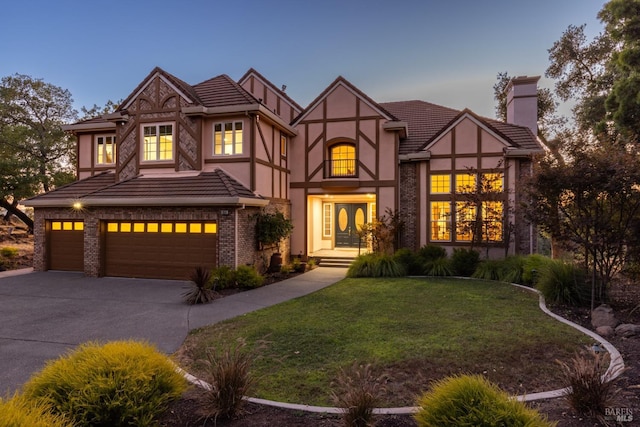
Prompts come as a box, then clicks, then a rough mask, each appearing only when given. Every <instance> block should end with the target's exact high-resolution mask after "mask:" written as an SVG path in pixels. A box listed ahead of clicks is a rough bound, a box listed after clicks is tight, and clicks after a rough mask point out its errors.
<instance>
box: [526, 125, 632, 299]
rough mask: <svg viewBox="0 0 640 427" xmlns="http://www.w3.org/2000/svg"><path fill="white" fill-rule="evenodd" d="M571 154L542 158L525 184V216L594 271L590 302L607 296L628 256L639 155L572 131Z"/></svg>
mask: <svg viewBox="0 0 640 427" xmlns="http://www.w3.org/2000/svg"><path fill="white" fill-rule="evenodd" d="M573 138H574V139H573V140H572V141H569V144H567V146H570V147H571V149H570V150H569V151H570V156H569V157H568V158H567V159H566V161H564V162H560V161H558V160H557V159H555V158H554V157H552V156H547V157H545V158H544V159H542V160H541V161H540V162H539V163H538V164H537V165H536V166H535V171H534V174H533V175H532V177H531V179H530V180H529V182H527V183H526V185H525V187H526V188H527V193H528V194H527V196H528V200H530V202H529V204H528V205H527V208H526V216H527V218H528V219H529V220H530V221H532V222H533V223H535V224H537V225H538V226H540V227H541V228H542V229H543V230H544V231H546V232H548V233H549V234H550V235H551V237H552V238H553V239H554V240H556V241H557V242H558V243H559V244H560V245H562V246H564V247H565V248H566V249H568V250H574V249H575V248H578V249H579V250H580V251H581V252H582V253H583V254H584V259H585V263H586V264H587V265H588V266H590V267H591V269H592V271H593V272H594V275H593V279H594V280H593V286H594V287H593V292H592V306H593V303H594V301H595V299H596V298H597V299H598V300H600V301H605V300H606V290H607V286H608V284H609V282H610V281H611V278H612V277H613V275H614V274H615V273H616V272H618V271H619V270H620V269H621V268H622V267H623V266H624V263H625V261H626V260H627V258H628V257H629V256H630V254H631V253H630V252H629V247H630V244H631V243H632V242H634V241H635V239H636V234H637V233H636V228H637V223H638V219H639V218H640V184H639V183H640V156H639V155H638V152H637V151H635V150H634V149H633V148H629V146H624V145H621V144H614V143H608V142H604V143H601V144H598V145H593V144H588V143H585V142H584V139H585V138H589V135H584V134H583V133H578V134H574V136H573Z"/></svg>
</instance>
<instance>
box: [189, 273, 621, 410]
mask: <svg viewBox="0 0 640 427" xmlns="http://www.w3.org/2000/svg"><path fill="white" fill-rule="evenodd" d="M510 285H512V286H516V287H518V288H521V289H524V290H527V291H530V292H535V293H537V294H538V306H539V307H540V309H541V310H542V311H543V312H544V313H545V314H547V315H548V316H551V317H553V318H554V319H556V320H558V321H559V322H562V323H564V324H566V325H568V326H571V327H572V328H574V329H577V330H578V331H580V332H582V333H583V334H585V335H588V336H590V337H591V338H593V339H594V340H596V342H598V343H599V344H601V345H602V346H603V347H604V348H605V349H606V350H607V352H609V355H610V358H611V363H610V364H609V368H608V369H607V371H606V372H605V373H604V375H603V376H602V378H603V379H604V380H605V381H611V380H613V379H615V378H617V377H618V376H619V375H620V374H622V372H623V371H624V361H623V360H622V356H621V355H620V352H619V351H618V350H617V349H616V348H615V347H614V346H613V345H612V344H611V343H610V342H608V341H607V340H605V339H604V338H603V337H601V336H600V335H598V334H596V333H595V332H593V331H590V330H588V329H586V328H583V327H582V326H580V325H577V324H575V323H573V322H571V321H569V320H567V319H565V318H564V317H561V316H558V315H557V314H555V313H552V312H551V311H550V310H549V309H548V308H547V305H546V303H545V300H544V296H543V295H542V293H541V292H540V291H538V290H537V289H533V288H530V287H527V286H523V285H518V284H516V283H510ZM177 370H178V372H180V373H182V375H183V376H184V377H185V378H186V380H187V381H188V382H189V383H191V384H193V385H196V386H198V387H202V388H204V389H205V390H211V384H209V383H207V382H205V381H202V380H200V379H198V378H196V377H195V376H193V375H191V374H189V373H188V372H186V371H184V370H183V369H181V368H179V367H177ZM568 391H569V388H563V389H558V390H551V391H543V392H539V393H533V394H525V395H520V396H514V399H516V400H518V401H521V402H531V401H535V400H544V399H555V398H558V397H562V396H564V395H565V394H566V393H567V392H568ZM245 400H247V401H248V402H251V403H256V404H259V405H267V406H273V407H276V408H282V409H292V410H297V411H306V412H313V413H326V414H342V413H343V412H344V410H343V409H342V408H335V407H330V406H312V405H302V404H296V403H285V402H276V401H273V400H267V399H258V398H254V397H245ZM419 410H420V407H418V406H405V407H398V408H375V409H374V410H373V413H374V414H376V415H411V414H415V413H416V412H418V411H419Z"/></svg>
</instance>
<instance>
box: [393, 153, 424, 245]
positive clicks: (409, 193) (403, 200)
mask: <svg viewBox="0 0 640 427" xmlns="http://www.w3.org/2000/svg"><path fill="white" fill-rule="evenodd" d="M399 175H400V185H399V186H398V187H399V193H400V203H399V212H400V218H401V219H402V221H403V222H404V227H403V229H402V232H401V233H400V242H399V247H401V248H409V249H412V250H417V249H418V245H419V242H420V240H419V236H418V220H419V219H418V217H417V215H418V193H417V192H418V190H417V189H418V188H420V186H419V185H418V163H401V164H400V166H399Z"/></svg>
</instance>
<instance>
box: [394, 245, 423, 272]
mask: <svg viewBox="0 0 640 427" xmlns="http://www.w3.org/2000/svg"><path fill="white" fill-rule="evenodd" d="M393 259H394V260H396V262H397V263H398V264H400V265H401V266H402V267H403V268H404V270H405V271H406V272H407V274H409V275H412V276H414V275H417V274H422V273H423V272H422V261H421V260H420V258H419V257H418V255H417V254H416V253H414V252H413V251H412V250H411V249H409V248H401V249H398V250H397V251H396V253H395V254H393Z"/></svg>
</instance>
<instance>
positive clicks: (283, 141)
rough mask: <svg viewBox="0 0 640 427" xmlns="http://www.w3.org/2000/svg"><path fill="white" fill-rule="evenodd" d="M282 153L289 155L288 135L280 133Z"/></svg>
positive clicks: (282, 154)
mask: <svg viewBox="0 0 640 427" xmlns="http://www.w3.org/2000/svg"><path fill="white" fill-rule="evenodd" d="M280 155H281V156H286V155H287V137H286V136H285V135H280Z"/></svg>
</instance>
